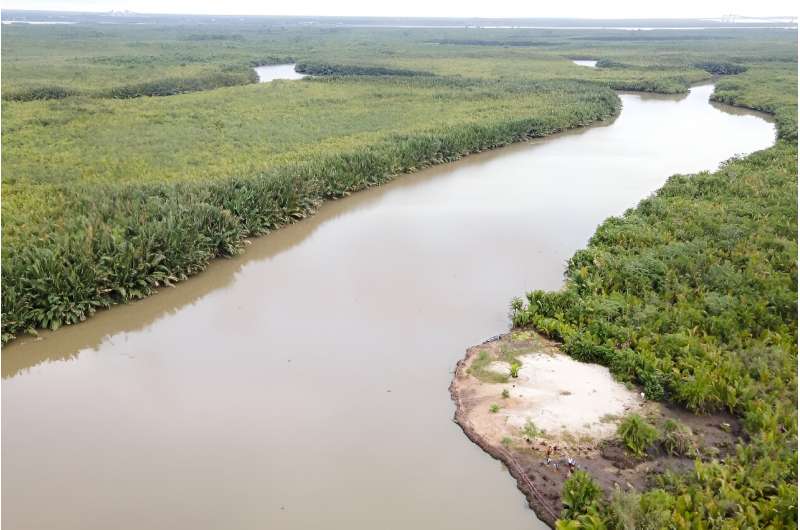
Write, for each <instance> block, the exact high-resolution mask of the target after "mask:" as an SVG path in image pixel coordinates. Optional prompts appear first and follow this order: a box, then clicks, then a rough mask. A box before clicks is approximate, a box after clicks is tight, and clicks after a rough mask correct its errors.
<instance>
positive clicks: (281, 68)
mask: <svg viewBox="0 0 800 530" xmlns="http://www.w3.org/2000/svg"><path fill="white" fill-rule="evenodd" d="M294 67H295V65H294V64H268V65H266V66H256V67H255V68H254V70H255V71H256V74H257V75H258V82H259V83H269V82H270V81H275V80H276V79H302V78H304V77H305V74H301V73H299V72H295V71H294Z"/></svg>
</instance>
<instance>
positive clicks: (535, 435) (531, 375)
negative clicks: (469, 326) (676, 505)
mask: <svg viewBox="0 0 800 530" xmlns="http://www.w3.org/2000/svg"><path fill="white" fill-rule="evenodd" d="M513 365H518V366H519V369H518V373H517V377H512V376H511V372H512V366H513ZM450 393H451V395H452V397H453V400H454V401H455V403H456V413H455V421H456V423H458V424H459V425H460V426H461V428H462V429H463V430H464V433H465V434H466V435H467V436H468V437H469V439H470V440H472V441H473V442H475V443H476V444H477V445H479V446H480V447H481V448H482V449H483V450H484V451H486V452H487V453H489V454H490V455H491V456H493V457H494V458H497V459H498V460H500V461H502V462H503V463H504V464H505V465H506V467H507V468H508V470H509V472H510V473H511V474H512V476H514V478H515V479H516V480H517V486H518V487H519V489H520V490H522V492H523V493H524V494H525V496H526V498H527V499H528V504H529V505H530V507H531V508H532V509H533V510H534V511H535V512H536V515H537V516H538V517H539V518H540V519H541V520H542V521H544V522H546V523H548V524H549V525H550V526H553V525H554V524H555V520H556V519H557V518H558V515H559V514H560V513H561V509H562V504H561V492H562V489H563V485H564V481H565V480H566V479H567V477H568V474H569V466H568V465H567V462H568V461H572V462H574V463H575V464H576V466H577V468H579V469H583V470H585V471H588V472H589V473H590V474H591V475H592V477H593V478H594V479H595V480H596V481H597V483H598V484H599V485H600V486H601V487H602V488H603V489H604V490H605V491H606V492H610V491H611V490H613V489H614V488H617V487H619V488H622V489H637V490H641V489H644V488H645V487H646V486H647V484H648V483H649V480H650V477H651V476H654V475H658V474H661V473H663V472H664V471H666V470H671V471H674V472H684V471H687V472H688V471H689V470H691V469H692V468H693V460H694V458H695V457H696V458H701V459H703V460H708V459H713V458H718V457H722V456H724V455H725V454H727V453H730V452H731V451H732V450H733V447H734V443H735V440H736V436H737V433H738V432H739V430H740V427H739V424H738V421H737V420H736V419H735V418H733V417H732V416H730V415H727V414H713V415H706V416H695V415H692V414H690V413H688V412H686V411H682V410H678V409H675V408H672V407H669V406H666V405H664V404H661V403H656V402H651V401H646V400H645V399H644V398H643V396H642V395H641V394H640V390H639V389H637V388H635V387H633V386H630V385H625V384H622V383H620V382H618V381H616V380H615V379H614V378H613V376H612V375H611V373H610V372H609V371H608V369H607V368H605V367H603V366H599V365H595V364H587V363H581V362H578V361H576V360H574V359H572V358H571V357H569V356H567V355H565V354H563V353H562V352H561V351H560V350H559V348H558V345H557V344H556V343H554V342H552V341H549V340H546V339H544V338H543V337H541V336H540V335H538V334H536V333H533V332H531V331H514V332H512V333H509V334H507V335H503V336H500V337H496V338H494V339H492V340H490V341H487V342H485V343H483V344H479V345H477V346H473V347H472V348H469V349H468V350H467V355H466V357H465V358H464V359H463V360H461V361H460V362H459V363H458V366H457V367H456V373H455V377H454V379H453V382H452V384H451V385H450ZM632 412H636V413H638V414H640V415H642V416H644V417H647V418H648V420H649V421H650V422H651V423H652V424H653V425H656V426H659V425H663V422H664V420H665V419H667V418H670V419H674V420H679V421H680V422H682V423H683V424H684V425H686V426H687V427H688V428H689V430H690V431H691V435H692V437H693V441H694V443H695V444H696V448H697V452H696V454H695V455H693V456H671V455H669V454H666V452H664V451H663V450H662V449H661V448H660V447H653V448H651V450H649V451H648V454H647V456H645V457H635V456H632V455H631V454H630V453H629V452H627V451H626V449H625V448H624V447H623V445H622V444H621V442H620V441H619V440H618V439H617V437H616V431H617V426H618V425H619V422H620V421H621V420H622V419H623V417H624V416H625V415H627V414H630V413H632Z"/></svg>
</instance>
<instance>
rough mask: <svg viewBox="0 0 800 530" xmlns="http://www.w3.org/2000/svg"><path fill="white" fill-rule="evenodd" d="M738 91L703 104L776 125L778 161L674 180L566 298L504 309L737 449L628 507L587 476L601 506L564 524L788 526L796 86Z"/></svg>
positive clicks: (605, 234) (534, 294) (642, 493)
mask: <svg viewBox="0 0 800 530" xmlns="http://www.w3.org/2000/svg"><path fill="white" fill-rule="evenodd" d="M741 75H742V77H741V78H736V79H730V80H726V83H725V90H724V92H723V94H721V95H719V96H718V97H715V98H714V99H722V100H724V101H727V102H731V103H735V104H738V105H741V106H747V107H751V108H758V109H762V110H768V111H769V112H771V113H774V114H775V115H776V118H777V119H776V122H777V124H778V140H777V142H776V145H775V146H773V147H771V148H769V149H766V150H764V151H760V152H757V153H754V154H752V155H750V156H747V157H743V158H734V159H731V160H729V161H728V162H726V163H725V164H723V165H722V166H721V167H720V169H719V170H718V171H716V172H714V173H700V174H695V175H678V176H675V177H672V178H671V179H670V180H669V181H668V182H667V184H666V185H665V186H664V187H662V188H661V189H659V190H658V192H657V193H655V194H654V195H653V196H651V197H649V198H648V199H646V200H644V201H642V202H641V203H640V204H639V205H638V206H637V207H636V208H634V209H630V210H628V211H627V212H626V213H625V215H624V216H622V217H618V218H611V219H608V220H606V221H605V222H604V223H603V224H601V225H600V226H599V227H598V229H597V231H596V233H595V235H594V236H593V237H592V239H591V240H590V242H589V245H588V246H587V248H586V249H583V250H580V251H578V252H577V253H576V254H575V255H574V256H573V257H572V258H571V259H570V260H569V263H568V266H567V272H566V274H565V276H566V282H565V285H564V287H563V288H562V289H560V290H558V291H549V292H548V291H543V290H536V291H531V292H528V293H527V294H526V299H527V300H525V301H523V300H522V299H516V300H515V301H514V302H513V306H512V320H513V323H514V326H515V327H517V328H518V329H530V328H533V329H536V330H538V331H539V332H541V333H544V334H545V335H547V336H548V337H550V338H552V339H554V340H556V341H558V343H559V344H561V348H562V349H563V350H564V351H565V352H567V353H568V354H569V355H570V356H572V357H574V358H575V359H578V360H581V361H583V362H591V363H599V364H602V365H604V366H608V367H609V368H610V370H611V371H612V372H613V373H614V374H615V377H617V378H619V379H620V380H622V381H626V382H627V383H628V384H631V385H640V388H641V389H642V391H643V394H644V395H646V397H648V398H649V399H653V400H658V401H660V402H668V403H671V404H673V405H674V406H675V407H680V410H681V411H683V412H682V413H683V414H687V413H689V412H691V413H692V414H696V415H697V416H694V418H701V419H702V418H708V417H710V415H713V414H718V413H719V412H720V411H729V412H730V413H732V414H734V415H735V417H736V418H738V420H739V421H741V433H740V436H738V437H737V439H736V441H735V447H734V448H733V450H732V451H728V452H727V454H723V453H722V452H720V453H718V454H714V452H713V451H712V452H711V454H710V458H705V459H704V458H701V457H702V454H701V455H699V456H700V457H698V458H695V460H694V465H693V467H692V468H689V469H687V470H685V472H683V473H676V474H671V475H666V476H664V477H662V478H661V479H660V480H659V481H658V482H655V483H653V484H646V486H647V487H646V488H644V489H643V490H639V491H631V492H619V491H615V492H614V494H613V495H608V491H609V489H608V488H607V487H606V486H605V485H604V484H603V482H604V473H603V471H602V470H600V472H598V471H597V470H592V469H589V474H588V475H581V476H580V481H582V484H583V487H584V488H588V489H589V490H592V489H593V487H592V483H594V485H595V486H599V487H600V488H601V489H598V490H597V491H603V490H605V492H606V494H605V495H602V494H600V495H596V494H587V495H586V496H585V497H584V498H582V499H580V500H579V501H576V499H575V497H571V500H572V501H573V502H572V504H571V505H570V507H569V510H568V511H566V512H564V517H565V519H567V520H568V521H569V522H566V524H571V525H573V526H574V525H576V524H577V525H579V526H578V527H580V525H582V524H592V525H597V524H604V525H610V526H612V527H613V526H616V525H619V524H621V522H623V521H628V522H631V521H633V523H631V524H634V525H635V526H637V527H638V526H639V525H640V524H644V523H647V524H649V525H651V526H653V525H654V526H655V527H664V526H667V525H668V524H669V525H670V526H671V525H678V526H686V527H689V526H693V525H704V524H707V523H708V521H715V522H716V524H718V525H720V526H725V527H728V526H729V527H735V528H743V527H759V528H764V527H776V528H783V527H793V526H796V521H797V488H796V483H797V450H796V449H797V405H796V404H797V369H796V366H797V281H798V280H797V200H796V196H797V101H796V98H795V94H796V86H797V79H796V76H794V74H793V73H792V74H789V75H787V76H785V77H777V76H776V77H772V78H769V77H763V72H747V73H745V74H741ZM792 88H793V89H792ZM690 418H692V416H687V419H690ZM732 421H733V420H731V421H727V422H725V423H726V424H727V425H733V423H732ZM726 448H727V447H726ZM576 483H577V482H574V483H573V484H572V485H573V486H574V485H575V484H576ZM721 483H724V484H725V487H720V484H721ZM569 491H572V490H570V488H565V489H564V495H565V499H564V500H565V501H566V499H567V496H568V495H569ZM582 491H583V492H584V493H585V492H587V491H588V490H587V489H583V490H582ZM576 502H577V504H576ZM654 521H655V522H654Z"/></svg>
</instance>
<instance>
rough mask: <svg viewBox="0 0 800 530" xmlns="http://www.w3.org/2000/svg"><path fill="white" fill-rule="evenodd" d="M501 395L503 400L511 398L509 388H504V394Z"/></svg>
mask: <svg viewBox="0 0 800 530" xmlns="http://www.w3.org/2000/svg"><path fill="white" fill-rule="evenodd" d="M500 395H501V396H502V397H503V399H508V398H510V397H511V392H509V391H508V389H507V388H504V389H503V392H502V394H500Z"/></svg>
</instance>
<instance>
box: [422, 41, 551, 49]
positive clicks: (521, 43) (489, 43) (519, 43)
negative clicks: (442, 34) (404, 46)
mask: <svg viewBox="0 0 800 530" xmlns="http://www.w3.org/2000/svg"><path fill="white" fill-rule="evenodd" d="M428 42H429V43H430V44H451V45H454V46H521V47H525V46H556V45H558V44H560V43H559V42H557V41H546V40H509V41H506V40H480V39H440V40H434V41H428Z"/></svg>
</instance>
